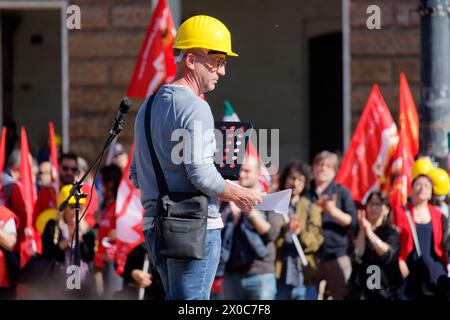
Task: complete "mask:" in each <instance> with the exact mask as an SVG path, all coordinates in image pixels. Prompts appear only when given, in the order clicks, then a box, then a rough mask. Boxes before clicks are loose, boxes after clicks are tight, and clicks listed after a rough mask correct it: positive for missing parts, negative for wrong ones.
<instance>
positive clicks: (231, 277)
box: [223, 272, 277, 300]
mask: <svg viewBox="0 0 450 320" xmlns="http://www.w3.org/2000/svg"><path fill="white" fill-rule="evenodd" d="M276 292H277V285H276V280H275V275H274V274H273V273H266V274H256V275H242V274H236V273H226V272H225V277H224V280H223V295H224V298H225V300H274V299H275V294H276Z"/></svg>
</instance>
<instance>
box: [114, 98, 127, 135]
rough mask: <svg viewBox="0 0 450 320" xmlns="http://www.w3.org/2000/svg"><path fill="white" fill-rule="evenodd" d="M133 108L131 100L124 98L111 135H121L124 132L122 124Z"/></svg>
mask: <svg viewBox="0 0 450 320" xmlns="http://www.w3.org/2000/svg"><path fill="white" fill-rule="evenodd" d="M130 108H131V100H130V99H128V98H127V97H125V98H123V99H122V101H121V102H120V105H119V111H118V112H117V115H116V119H115V121H114V125H113V127H112V128H111V131H109V134H114V135H116V136H117V135H119V134H120V132H122V128H123V127H122V123H123V119H124V118H125V116H126V115H127V113H128V111H130Z"/></svg>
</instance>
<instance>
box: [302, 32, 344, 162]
mask: <svg viewBox="0 0 450 320" xmlns="http://www.w3.org/2000/svg"><path fill="white" fill-rule="evenodd" d="M308 44H309V99H310V100H309V105H310V111H309V114H310V116H309V123H310V127H309V128H310V129H309V133H310V135H309V136H310V155H311V158H313V157H314V156H315V155H316V154H317V153H318V152H320V151H322V150H325V149H326V150H330V151H333V152H338V153H342V149H343V132H342V130H343V125H342V123H343V119H342V34H341V33H340V32H339V33H331V34H326V35H321V36H317V37H314V38H311V39H310V40H309V43H308ZM311 160H312V159H311Z"/></svg>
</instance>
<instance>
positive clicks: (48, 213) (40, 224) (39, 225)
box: [35, 208, 57, 234]
mask: <svg viewBox="0 0 450 320" xmlns="http://www.w3.org/2000/svg"><path fill="white" fill-rule="evenodd" d="M56 213H57V212H56V209H52V208H50V209H46V210H44V211H42V212H41V213H40V214H39V215H38V216H37V218H36V224H35V225H36V230H37V231H38V232H39V233H40V234H42V233H43V232H44V229H45V226H46V225H47V222H48V221H49V220H52V219H56Z"/></svg>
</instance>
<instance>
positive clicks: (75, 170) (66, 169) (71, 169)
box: [61, 166, 78, 173]
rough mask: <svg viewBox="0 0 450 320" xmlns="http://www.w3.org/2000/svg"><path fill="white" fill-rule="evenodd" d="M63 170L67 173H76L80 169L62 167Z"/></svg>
mask: <svg viewBox="0 0 450 320" xmlns="http://www.w3.org/2000/svg"><path fill="white" fill-rule="evenodd" d="M61 169H62V171H65V172H67V171H72V172H74V173H77V172H78V168H75V167H66V166H62V167H61Z"/></svg>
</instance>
